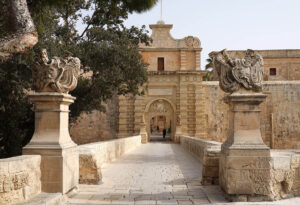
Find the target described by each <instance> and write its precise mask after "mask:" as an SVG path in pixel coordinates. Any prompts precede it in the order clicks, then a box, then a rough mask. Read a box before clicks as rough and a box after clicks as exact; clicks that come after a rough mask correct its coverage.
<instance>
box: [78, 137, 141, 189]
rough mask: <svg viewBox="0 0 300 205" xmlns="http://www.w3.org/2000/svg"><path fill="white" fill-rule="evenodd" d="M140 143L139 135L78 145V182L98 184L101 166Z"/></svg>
mask: <svg viewBox="0 0 300 205" xmlns="http://www.w3.org/2000/svg"><path fill="white" fill-rule="evenodd" d="M139 145H141V136H134V137H126V138H121V139H115V140H109V141H105V142H98V143H91V144H85V145H81V146H78V150H79V183H81V184H99V182H100V180H101V167H102V165H103V164H104V163H108V162H111V161H113V160H115V159H117V158H118V157H120V156H122V155H123V154H125V153H128V152H130V151H131V150H133V149H134V148H136V147H138V146H139Z"/></svg>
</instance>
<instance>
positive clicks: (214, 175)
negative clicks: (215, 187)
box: [180, 136, 221, 185]
mask: <svg viewBox="0 0 300 205" xmlns="http://www.w3.org/2000/svg"><path fill="white" fill-rule="evenodd" d="M180 145H181V146H183V147H184V148H185V149H187V150H188V151H189V152H191V153H192V154H194V155H195V156H196V157H197V158H198V159H200V161H201V162H202V184H204V185H207V184H219V158H220V152H221V143H219V142H214V141H208V140H202V139H199V138H196V137H189V136H180Z"/></svg>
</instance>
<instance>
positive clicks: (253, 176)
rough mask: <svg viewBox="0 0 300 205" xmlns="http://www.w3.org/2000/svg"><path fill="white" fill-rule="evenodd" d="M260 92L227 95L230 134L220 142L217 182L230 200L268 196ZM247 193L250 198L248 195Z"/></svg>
mask: <svg viewBox="0 0 300 205" xmlns="http://www.w3.org/2000/svg"><path fill="white" fill-rule="evenodd" d="M265 99H266V95H264V94H262V93H253V92H244V93H234V94H231V95H230V96H229V100H230V104H231V113H230V117H229V128H230V129H229V130H230V131H229V136H228V138H227V140H226V142H225V143H224V144H223V145H222V151H221V157H220V173H219V174H220V185H221V187H222V189H223V190H224V191H225V192H226V194H227V195H228V196H229V197H231V196H233V197H231V198H232V199H233V200H237V201H239V200H252V199H250V198H251V197H253V196H255V198H257V197H260V198H259V200H267V199H268V195H269V191H270V190H269V182H270V149H269V147H267V146H266V145H265V144H264V142H263V140H262V137H261V131H260V108H259V105H260V104H261V103H262V102H263V101H264V100H265ZM249 197H250V198H249Z"/></svg>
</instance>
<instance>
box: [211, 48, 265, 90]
mask: <svg viewBox="0 0 300 205" xmlns="http://www.w3.org/2000/svg"><path fill="white" fill-rule="evenodd" d="M209 56H210V57H211V58H212V61H213V67H214V68H215V69H216V71H217V73H218V75H219V83H220V87H221V89H222V90H223V91H224V92H228V93H233V92H235V91H238V90H239V89H240V88H241V87H243V88H245V89H247V90H253V91H255V92H259V91H261V90H262V80H263V71H264V67H263V66H264V63H263V58H262V56H261V55H259V54H256V53H255V52H254V51H253V50H250V49H248V50H247V52H246V55H245V57H244V58H242V59H235V58H231V57H229V55H228V54H227V52H226V50H222V51H220V52H211V53H210V54H209Z"/></svg>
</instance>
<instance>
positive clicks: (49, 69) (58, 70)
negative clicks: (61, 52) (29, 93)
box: [32, 49, 80, 93]
mask: <svg viewBox="0 0 300 205" xmlns="http://www.w3.org/2000/svg"><path fill="white" fill-rule="evenodd" d="M40 55H41V56H40V59H38V60H37V63H36V64H35V65H34V66H33V69H32V76H33V89H34V90H35V91H37V92H59V93H68V92H69V91H72V90H74V89H75V88H76V86H77V78H78V76H79V72H80V60H79V59H78V58H74V57H71V54H70V53H66V57H65V58H60V57H53V58H52V59H51V60H49V58H48V55H47V51H46V49H43V50H42V51H41V54H40Z"/></svg>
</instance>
